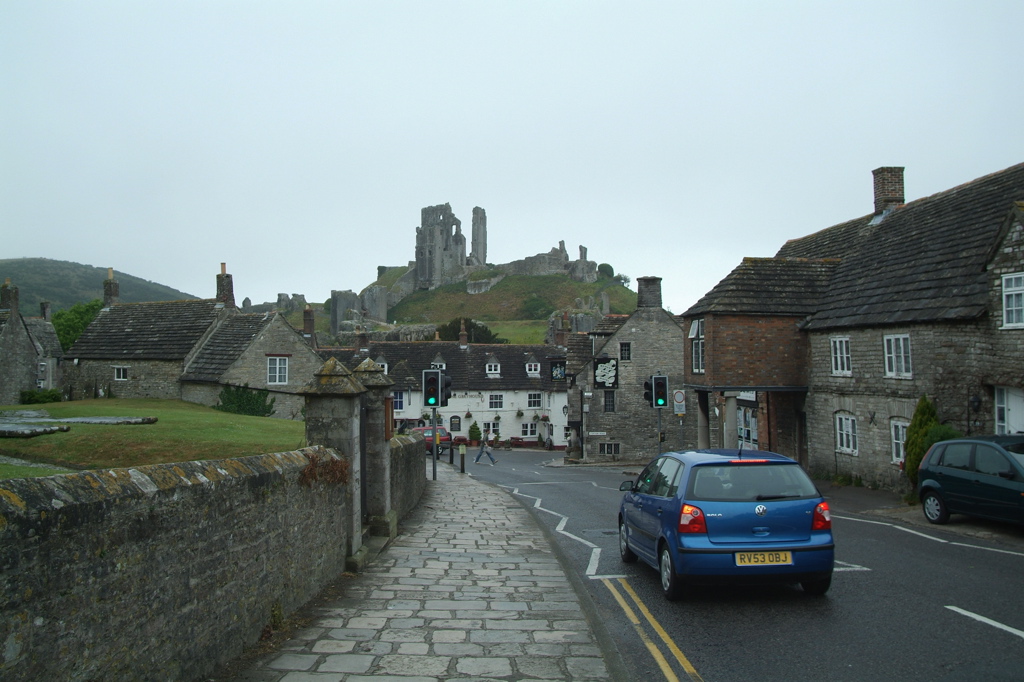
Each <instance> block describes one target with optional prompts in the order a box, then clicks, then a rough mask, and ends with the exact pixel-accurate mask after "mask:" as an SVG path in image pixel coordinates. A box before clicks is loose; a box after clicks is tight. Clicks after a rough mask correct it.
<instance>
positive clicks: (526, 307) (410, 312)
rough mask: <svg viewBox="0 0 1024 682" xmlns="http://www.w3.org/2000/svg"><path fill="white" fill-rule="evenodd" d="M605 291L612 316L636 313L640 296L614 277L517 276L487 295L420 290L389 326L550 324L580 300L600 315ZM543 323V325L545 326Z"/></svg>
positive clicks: (454, 287)
mask: <svg viewBox="0 0 1024 682" xmlns="http://www.w3.org/2000/svg"><path fill="white" fill-rule="evenodd" d="M602 292H605V293H607V294H608V302H609V312H611V313H621V314H628V313H632V312H633V311H634V310H636V292H634V291H632V290H630V289H628V288H627V287H624V286H622V284H620V283H619V281H618V280H616V279H613V278H610V277H602V278H601V279H598V281H596V282H593V283H585V282H577V281H574V280H572V279H570V278H569V277H567V276H566V275H533V276H531V275H514V276H509V277H506V278H505V279H503V280H502V281H501V282H499V283H498V284H496V285H495V286H494V287H493V288H492V289H491V290H490V291H487V292H484V293H482V294H468V293H466V283H465V282H459V283H456V284H449V285H447V286H442V287H438V288H437V289H432V290H430V291H417V292H415V293H413V294H410V295H409V296H406V297H405V298H404V299H402V301H401V302H400V303H399V304H398V305H396V306H395V307H394V308H391V309H390V310H389V311H388V317H389V318H390V319H389V321H397V322H399V323H412V324H421V323H434V324H444V323H445V322H448V321H449V320H452V319H454V318H456V317H469V318H472V319H474V320H479V321H482V322H485V323H487V322H490V321H509V320H537V321H546V320H547V319H548V316H549V315H550V314H551V313H552V312H554V311H556V310H564V309H567V308H569V309H573V308H576V307H577V306H576V300H577V299H582V301H583V303H584V304H585V305H586V304H588V303H590V302H591V299H592V302H593V304H594V306H595V307H596V308H597V309H598V310H600V309H601V293H602ZM541 324H542V326H544V325H545V324H546V322H542V323H541ZM488 326H491V325H488Z"/></svg>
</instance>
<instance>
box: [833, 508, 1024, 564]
mask: <svg viewBox="0 0 1024 682" xmlns="http://www.w3.org/2000/svg"><path fill="white" fill-rule="evenodd" d="M832 518H833V519H843V520H844V521H857V522H858V523H871V524H874V525H876V526H889V527H890V528H895V529H896V530H901V531H903V532H904V533H910V534H911V535H916V536H918V537H921V538H924V539H925V540H933V541H935V542H941V543H942V544H944V545H951V546H953V547H967V548H968V549H982V550H985V551H986V552H995V553H996V554H1009V555H1010V556H1019V557H1024V552H1014V551H1012V550H1009V549H997V548H995V547H982V546H981V545H972V544H969V543H967V542H953V541H952V540H943V539H942V538H937V537H935V536H934V535H928V534H927V533H922V532H920V531H916V530H911V529H910V528H906V527H904V526H900V525H897V524H895V523H889V522H888V521H873V520H871V519H858V518H855V517H853V516H839V515H837V514H833V515H832Z"/></svg>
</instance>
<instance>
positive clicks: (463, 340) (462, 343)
mask: <svg viewBox="0 0 1024 682" xmlns="http://www.w3.org/2000/svg"><path fill="white" fill-rule="evenodd" d="M468 347H469V334H468V333H467V332H466V318H462V326H461V327H459V348H468Z"/></svg>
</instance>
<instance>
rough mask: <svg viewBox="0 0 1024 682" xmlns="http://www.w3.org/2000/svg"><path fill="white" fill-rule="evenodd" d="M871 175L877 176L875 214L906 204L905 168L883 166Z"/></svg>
mask: <svg viewBox="0 0 1024 682" xmlns="http://www.w3.org/2000/svg"><path fill="white" fill-rule="evenodd" d="M871 173H872V174H873V175H874V176H875V213H882V212H883V211H885V210H887V209H890V208H894V207H896V206H899V205H901V204H903V203H905V201H906V199H905V197H904V192H903V166H882V167H881V168H876V169H875V170H873V171H871Z"/></svg>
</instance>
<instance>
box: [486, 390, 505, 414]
mask: <svg viewBox="0 0 1024 682" xmlns="http://www.w3.org/2000/svg"><path fill="white" fill-rule="evenodd" d="M487 407H489V408H491V409H492V410H500V409H501V408H503V407H505V394H504V393H492V394H491V395H489V396H487Z"/></svg>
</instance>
